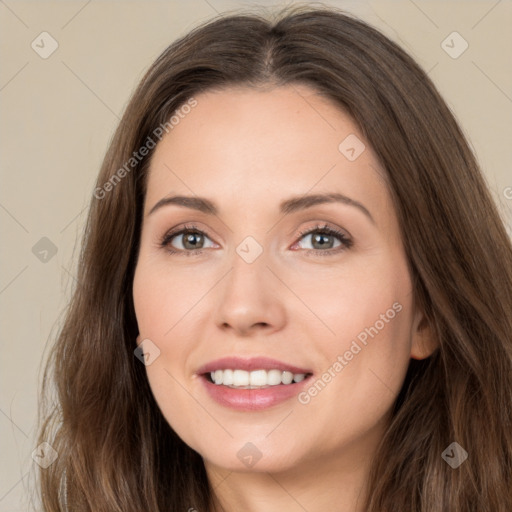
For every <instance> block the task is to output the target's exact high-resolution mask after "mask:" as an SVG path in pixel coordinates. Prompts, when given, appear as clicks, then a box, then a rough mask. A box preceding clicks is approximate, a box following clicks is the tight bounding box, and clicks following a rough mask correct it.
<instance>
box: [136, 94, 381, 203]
mask: <svg viewBox="0 0 512 512" xmlns="http://www.w3.org/2000/svg"><path fill="white" fill-rule="evenodd" d="M195 100H196V102H197V104H196V105H195V106H194V107H193V108H191V109H187V113H186V114H183V113H182V115H181V116H179V118H175V119H179V121H178V122H177V123H175V124H174V125H173V128H172V129H171V130H170V131H169V133H167V134H166V135H165V136H164V137H163V139H162V140H161V142H160V143H159V144H158V145H157V147H156V148H155V152H154V154H153V157H152V160H151V165H150V170H149V177H148V186H147V197H146V211H148V209H150V208H151V206H152V205H153V204H154V203H155V202H156V201H158V200H159V199H161V198H162V197H164V196H166V195H169V194H174V193H183V194H186V195H198V196H202V197H211V198H215V202H216V203H218V204H219V205H220V207H221V209H222V205H223V203H226V204H228V203H229V204H234V203H238V204H239V205H240V206H244V207H245V208H247V207H248V206H249V205H250V206H252V207H254V208H257V207H258V206H261V205H262V206H265V207H268V205H269V203H270V202H274V203H275V205H276V209H277V204H278V203H279V202H280V201H281V200H282V199H283V198H285V197H289V196H293V195H301V194H306V193H320V192H339V193H343V194H345V195H347V196H350V197H353V199H355V200H359V199H361V200H362V199H364V200H365V201H366V202H369V203H371V204H372V205H374V206H373V208H374V209H375V208H377V209H378V208H381V209H382V208H388V207H389V197H388V194H387V191H386V185H385V182H384V181H383V175H384V173H383V171H382V169H381V166H380V164H379V162H378V160H377V159H376V157H375V155H374V154H373V151H372V149H371V147H369V145H368V144H367V142H365V141H364V138H363V136H362V134H361V132H360V130H359V128H358V126H357V125H356V123H355V122H354V121H353V120H352V119H351V117H350V116H349V115H347V114H346V113H345V112H344V111H343V110H342V109H341V108H340V107H338V106H337V105H335V104H334V103H333V102H331V101H330V100H328V99H326V98H325V97H322V96H321V95H320V94H319V93H318V92H317V91H316V90H315V89H313V88H310V87H308V86H305V85H290V86H283V87H276V88H272V89H265V90H259V89H251V88H245V87H236V88H228V89H223V90H219V91H208V92H205V93H201V94H199V95H197V96H195ZM347 150H348V152H347ZM354 156H355V157H356V158H354Z"/></svg>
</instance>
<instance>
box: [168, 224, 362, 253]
mask: <svg viewBox="0 0 512 512" xmlns="http://www.w3.org/2000/svg"><path fill="white" fill-rule="evenodd" d="M316 232H319V233H322V234H324V235H331V236H335V237H337V238H338V239H339V240H340V242H341V245H340V246H339V247H337V248H336V249H329V250H326V251H321V250H319V249H305V251H306V252H307V254H311V253H313V255H314V256H321V257H323V256H333V255H335V254H338V253H339V252H341V251H344V250H346V249H350V248H351V247H352V245H353V241H352V240H351V239H350V238H348V237H347V235H346V234H345V233H343V232H342V231H338V230H337V229H333V228H331V227H329V226H328V225H327V224H324V225H320V224H317V225H316V226H314V227H313V228H311V229H308V230H305V231H300V232H299V233H298V236H299V240H300V239H301V238H303V237H305V236H307V235H310V234H312V233H316ZM185 233H189V234H190V233H198V234H201V235H206V236H208V234H207V233H205V232H204V231H202V230H201V229H199V228H198V227H197V226H195V225H193V224H192V225H185V226H184V227H183V228H182V229H180V230H179V231H171V232H168V233H166V234H165V235H164V236H163V238H162V240H161V242H160V246H161V247H162V248H166V250H167V252H169V254H184V255H185V256H188V257H190V256H199V255H200V254H202V253H203V250H204V249H194V250H191V251H185V250H181V249H180V250H175V249H171V248H170V242H171V240H172V239H173V238H174V237H176V236H178V235H182V234H185ZM208 238H209V237H208ZM322 253H323V254H322Z"/></svg>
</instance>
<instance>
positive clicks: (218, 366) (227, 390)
mask: <svg viewBox="0 0 512 512" xmlns="http://www.w3.org/2000/svg"><path fill="white" fill-rule="evenodd" d="M197 375H198V376H199V377H200V380H201V381H202V383H203V385H204V388H205V390H206V393H207V395H208V396H209V397H210V398H211V399H213V400H214V401H215V402H217V403H218V404H220V405H222V406H224V407H228V408H231V409H236V410H238V411H258V410H262V409H266V408H269V407H272V406H275V405H278V404H280V403H283V402H285V401H287V400H290V399H292V398H293V397H295V396H296V395H297V394H298V393H299V392H300V391H301V390H302V389H303V388H304V387H305V386H306V385H308V384H309V382H310V381H311V378H312V376H313V372H312V371H311V370H308V369H305V368H300V367H298V366H293V365H290V364H288V363H283V362H281V361H278V360H276V359H269V358H265V357H256V358H251V359H242V358H239V357H227V358H223V359H218V360H217V361H212V362H211V363H208V364H206V365H204V366H202V367H201V368H200V369H199V370H198V371H197Z"/></svg>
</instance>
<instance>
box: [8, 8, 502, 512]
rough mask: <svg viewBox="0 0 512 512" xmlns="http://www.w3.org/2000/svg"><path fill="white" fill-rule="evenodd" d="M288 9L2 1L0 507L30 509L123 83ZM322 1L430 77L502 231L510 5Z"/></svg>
mask: <svg viewBox="0 0 512 512" xmlns="http://www.w3.org/2000/svg"><path fill="white" fill-rule="evenodd" d="M285 3H289V2H277V1H275V2H270V1H266V2H259V3H257V2H249V1H246V2H234V1H227V0H226V1H224V0H208V1H206V0H192V1H186V2H185V1H182V2H178V1H123V2H121V1H100V0H92V1H87V0H84V1H76V2H75V1H61V2H46V1H37V2H36V1H33V2H26V1H14V0H5V1H2V0H0V33H1V34H2V44H1V49H0V51H1V63H2V65H1V69H0V102H1V103H0V108H1V123H0V130H1V135H0V141H1V146H2V147H1V169H2V176H1V178H2V186H1V189H0V225H1V229H2V240H3V242H2V250H1V273H0V309H1V321H2V324H1V325H2V330H1V340H2V341H1V343H2V345H1V348H2V350H1V359H0V361H1V368H0V371H1V373H0V383H1V388H0V389H1V393H0V443H1V446H0V453H1V455H0V459H1V468H0V512H7V511H9V512H15V511H27V510H28V502H29V501H28V495H29V492H30V488H31V485H32V480H31V476H30V475H31V473H30V472H29V471H30V470H31V468H33V465H34V462H33V460H32V458H31V453H32V451H33V450H34V448H35V442H34V439H35V433H36V432H35V420H36V403H37V388H38V384H39V379H40V362H41V358H42V357H43V354H46V352H44V351H45V349H47V348H48V342H49V340H50V341H51V340H53V336H54V335H55V332H56V330H57V328H58V325H59V324H58V322H59V321H60V319H61V314H62V310H63V307H64V306H65V304H66V301H67V300H68V298H69V292H70V290H71V287H72V285H73V279H74V277H73V276H74V272H75V259H74V256H76V254H77V250H78V247H79V235H80V233H81V229H82V227H83V222H84V220H85V214H86V208H87V205H88V202H89V199H90V197H91V194H92V190H93V185H94V180H95V177H96V174H97V172H98V169H99V165H100V162H101V159H102V157H103V153H104V151H105V149H106V147H107V144H108V142H109V140H110V137H111V135H112V133H113V130H114V128H115V126H116V124H117V122H118V119H119V118H120V116H121V113H122V111H123V108H124V106H125V105H126V102H127V100H128V98H129V95H130V93H131V91H132V90H133V89H134V87H135V85H136V84H137V82H138V80H139V79H140V78H141V77H142V74H143V72H144V71H145V70H146V68H147V67H148V66H149V65H150V63H151V62H152V61H153V60H154V59H155V58H156V57H157V56H158V54H159V53H160V52H161V51H162V50H163V49H164V48H165V47H166V46H167V45H168V44H170V43H171V42H172V41H173V40H174V39H176V38H177V37H179V36H181V35H183V34H185V33H186V32H187V31H189V30H190V29H191V28H192V27H194V26H195V25H197V24H198V23H200V22H202V21H204V20H206V19H209V18H211V17H212V16H216V15H217V13H224V12H226V11H230V10H233V9H241V8H244V7H246V6H251V7H254V6H255V5H261V6H266V7H270V6H272V5H285ZM292 3H293V2H292ZM324 4H326V5H329V4H330V5H335V6H337V7H341V8H345V9H346V10H348V11H350V12H353V13H355V14H357V15H359V16H360V17H361V18H363V19H365V20H367V21H369V22H370V23H372V24H373V25H375V26H376V27H379V28H380V29H381V30H382V31H383V32H384V33H385V34H387V35H388V36H389V37H391V38H392V39H394V40H395V41H397V42H398V43H399V44H401V45H402V46H403V47H404V48H405V49H406V50H407V51H409V53H411V54H412V56H413V57H415V58H416V60H417V61H418V62H419V64H420V65H421V66H422V67H423V68H424V69H425V70H427V71H429V75H430V76H431V77H432V79H433V80H434V82H435V83H436V84H437V86H438V87H439V89H440V91H441V93H442V94H443V95H444V97H445V99H446V101H447V102H448V104H449V105H450V107H451V109H452V110H453V111H454V113H455V114H456V116H457V118H458V119H459V120H460V123H461V124H462V127H463V129H464V131H465V132H466V134H467V136H468V138H469V140H470V142H471V144H472V146H473V147H474V150H475V152H476V154H477V156H478V158H479V161H480V162H481V164H482V167H483V169H484V170H485V173H486V177H487V180H488V182H489V186H490V187H491V189H492V191H493V193H494V195H495V197H496V200H497V201H498V202H499V204H500V208H501V209H502V211H503V216H504V218H505V219H506V222H507V225H508V229H509V232H511V231H510V229H511V228H510V226H511V225H512V188H509V187H512V171H511V167H510V166H511V162H512V154H511V137H510V136H511V121H512V69H511V65H510V64H511V63H510V55H511V54H512V33H511V32H510V26H512V3H511V1H510V0H501V1H494V0H492V1H464V2H462V1H461V2H456V1H427V0H414V1H412V0H407V1H379V0H377V1H373V2H368V1H358V2H356V1H331V2H329V1H326V2H324ZM43 31H46V32H48V33H49V34H51V36H52V37H53V38H54V39H55V40H56V41H57V43H58V49H57V50H56V51H55V52H54V53H53V54H52V55H51V56H49V57H48V58H47V59H43V58H41V57H40V56H39V54H38V53H36V51H34V50H33V49H32V47H31V43H32V41H34V40H35V41H36V43H38V41H39V44H40V45H42V43H40V41H41V39H40V37H38V36H39V35H40V34H41V32H43ZM453 31H457V32H458V33H459V34H460V35H461V36H462V37H463V38H464V40H466V41H467V43H468V44H469V47H468V49H467V50H466V51H465V52H464V53H463V54H462V55H460V56H459V57H458V58H456V59H454V58H452V57H450V56H449V55H448V54H447V53H446V52H445V51H444V50H443V48H442V46H441V43H442V41H443V40H445V38H446V37H447V36H448V35H449V34H451V33H452V32H453ZM460 43H461V41H460V40H458V41H457V42H456V43H454V44H456V45H458V44H460ZM45 48H46V49H48V48H49V40H46V45H45ZM456 48H457V46H456ZM459 48H460V47H459ZM42 237H47V238H49V239H50V240H51V242H52V243H53V244H54V245H55V247H56V248H57V251H58V252H57V253H56V254H55V256H53V257H50V256H51V253H49V254H48V256H47V257H48V261H46V262H44V261H41V260H40V259H39V258H38V257H36V255H35V254H34V253H33V251H32V248H33V246H34V245H35V244H36V243H37V242H38V241H39V240H40V239H41V238H42ZM40 256H41V257H42V256H44V255H41V254H40Z"/></svg>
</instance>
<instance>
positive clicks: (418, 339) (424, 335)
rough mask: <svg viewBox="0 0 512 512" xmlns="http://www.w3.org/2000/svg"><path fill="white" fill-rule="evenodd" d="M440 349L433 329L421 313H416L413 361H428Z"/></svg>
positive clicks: (412, 337)
mask: <svg viewBox="0 0 512 512" xmlns="http://www.w3.org/2000/svg"><path fill="white" fill-rule="evenodd" d="M438 347H439V343H438V341H437V339H436V338H435V336H434V334H433V332H432V328H431V327H430V325H429V323H428V322H427V319H426V318H425V316H424V314H423V313H422V312H421V311H419V310H418V311H416V313H415V315H414V321H413V325H412V336H411V359H426V358H427V357H429V356H431V355H432V353H433V352H434V351H435V350H436V349H437V348H438Z"/></svg>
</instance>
